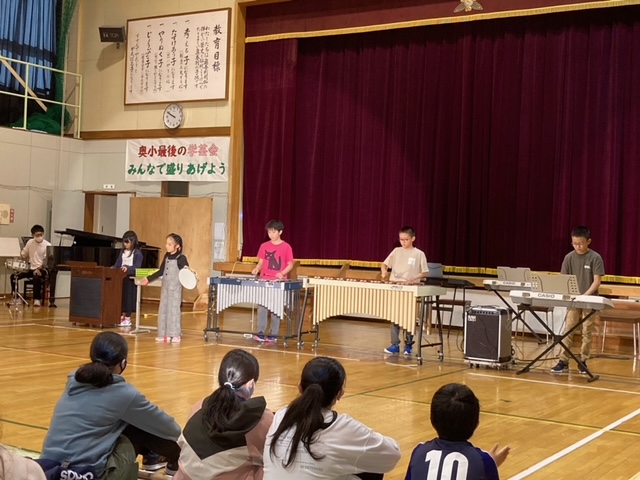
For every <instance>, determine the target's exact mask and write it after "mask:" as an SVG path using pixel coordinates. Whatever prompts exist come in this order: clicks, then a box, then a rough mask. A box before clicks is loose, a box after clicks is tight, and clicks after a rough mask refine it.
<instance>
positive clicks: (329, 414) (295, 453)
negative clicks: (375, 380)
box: [264, 357, 400, 480]
mask: <svg viewBox="0 0 640 480" xmlns="http://www.w3.org/2000/svg"><path fill="white" fill-rule="evenodd" d="M345 379H346V374H345V371H344V367H343V366H342V365H341V364H340V362H338V361H337V360H335V359H333V358H329V357H316V358H314V359H312V360H310V361H309V362H308V363H307V364H306V365H305V367H304V369H303V370H302V378H301V379H300V385H299V386H298V389H299V391H300V395H299V396H298V398H296V399H295V400H294V401H293V402H291V404H290V405H289V406H288V407H285V408H283V409H281V410H279V411H278V412H277V413H276V415H275V417H274V419H273V424H272V425H271V428H270V429H269V433H268V435H267V443H266V445H265V453H264V479H265V480H286V479H296V480H311V479H332V480H355V479H381V478H383V474H384V473H386V472H389V471H391V470H392V469H393V468H394V467H395V466H396V464H397V463H398V461H399V460H400V447H399V446H398V443H397V442H396V441H395V440H394V439H392V438H390V437H385V436H384V435H381V434H380V433H377V432H374V431H373V430H371V429H370V428H369V427H367V426H366V425H363V424H362V423H360V422H358V421H357V420H355V419H354V418H352V417H350V416H349V415H346V414H338V413H337V412H336V411H334V410H332V408H333V406H334V405H335V404H336V402H337V401H338V400H340V398H342V395H343V394H344V384H345Z"/></svg>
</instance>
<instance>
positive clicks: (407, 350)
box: [403, 345, 413, 355]
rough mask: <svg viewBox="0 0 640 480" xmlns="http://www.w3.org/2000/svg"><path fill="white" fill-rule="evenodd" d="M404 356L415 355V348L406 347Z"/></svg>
mask: <svg viewBox="0 0 640 480" xmlns="http://www.w3.org/2000/svg"><path fill="white" fill-rule="evenodd" d="M403 353H404V355H413V347H412V346H411V345H405V346H404V352H403Z"/></svg>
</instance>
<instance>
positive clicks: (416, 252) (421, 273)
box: [380, 226, 429, 355]
mask: <svg viewBox="0 0 640 480" xmlns="http://www.w3.org/2000/svg"><path fill="white" fill-rule="evenodd" d="M399 240H400V245H401V246H400V247H397V248H394V249H393V251H392V252H391V253H390V254H389V256H388V257H387V258H386V259H385V261H384V262H382V265H380V271H381V275H382V280H385V279H386V278H387V275H388V274H389V269H391V277H390V278H389V280H390V281H391V282H402V283H418V282H420V280H422V279H423V278H426V277H427V274H428V273H429V267H428V266H427V257H426V255H425V254H424V252H423V251H422V250H420V249H419V248H416V247H414V246H413V242H415V240H416V232H415V230H414V229H413V228H411V227H409V226H405V227H402V228H401V229H400V234H399ZM384 351H385V353H400V326H399V325H396V324H394V323H392V324H391V345H390V346H389V347H387V348H385V349H384ZM412 353H413V335H412V334H411V333H409V332H405V344H404V354H405V355H411V354H412Z"/></svg>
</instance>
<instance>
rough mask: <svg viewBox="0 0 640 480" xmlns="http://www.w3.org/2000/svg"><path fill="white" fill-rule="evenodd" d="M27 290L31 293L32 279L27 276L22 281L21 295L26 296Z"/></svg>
mask: <svg viewBox="0 0 640 480" xmlns="http://www.w3.org/2000/svg"><path fill="white" fill-rule="evenodd" d="M27 292H31V294H32V295H33V279H32V278H27V279H25V281H24V282H22V296H23V297H24V298H27Z"/></svg>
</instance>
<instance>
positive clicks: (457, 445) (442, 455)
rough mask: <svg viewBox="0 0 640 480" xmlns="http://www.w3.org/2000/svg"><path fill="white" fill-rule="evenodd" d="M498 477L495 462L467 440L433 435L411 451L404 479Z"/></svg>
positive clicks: (495, 479)
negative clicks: (447, 438)
mask: <svg viewBox="0 0 640 480" xmlns="http://www.w3.org/2000/svg"><path fill="white" fill-rule="evenodd" d="M427 478H429V479H431V478H433V479H438V480H448V479H451V478H456V479H458V480H499V476H498V466H497V465H496V462H495V460H494V459H493V458H492V457H491V455H489V453H487V452H485V451H484V450H481V449H479V448H476V447H474V446H473V445H472V444H471V443H469V442H450V441H448V440H442V439H440V438H436V439H435V440H431V441H430V442H426V443H421V444H420V445H418V446H417V447H416V448H415V449H414V450H413V453H412V454H411V460H410V461H409V468H407V475H406V476H405V480H425V479H427Z"/></svg>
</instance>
